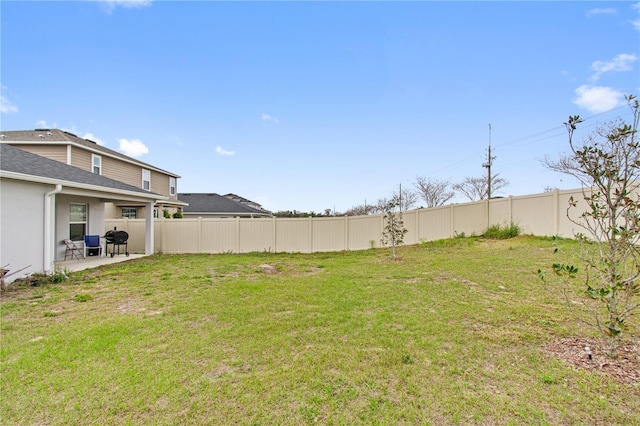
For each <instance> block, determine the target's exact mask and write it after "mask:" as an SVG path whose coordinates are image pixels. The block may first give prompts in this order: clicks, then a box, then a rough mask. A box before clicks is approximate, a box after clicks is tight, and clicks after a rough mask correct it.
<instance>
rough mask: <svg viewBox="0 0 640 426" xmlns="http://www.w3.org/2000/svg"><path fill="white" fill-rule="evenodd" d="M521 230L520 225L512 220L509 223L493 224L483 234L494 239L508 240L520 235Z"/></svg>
mask: <svg viewBox="0 0 640 426" xmlns="http://www.w3.org/2000/svg"><path fill="white" fill-rule="evenodd" d="M520 232H521V230H520V227H519V226H518V225H517V224H516V223H513V222H511V224H509V225H491V226H490V227H488V228H487V229H486V230H485V231H484V233H483V234H482V236H483V237H484V238H490V239H492V240H507V239H509V238H513V237H517V236H518V235H520Z"/></svg>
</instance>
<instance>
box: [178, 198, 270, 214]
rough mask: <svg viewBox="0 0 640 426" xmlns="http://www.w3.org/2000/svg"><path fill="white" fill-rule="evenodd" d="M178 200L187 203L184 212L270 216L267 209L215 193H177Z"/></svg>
mask: <svg viewBox="0 0 640 426" xmlns="http://www.w3.org/2000/svg"><path fill="white" fill-rule="evenodd" d="M178 200H180V201H184V202H185V203H189V205H188V206H185V207H184V208H183V212H184V213H187V214H188V213H202V214H233V215H260V216H271V213H270V212H269V211H267V210H261V209H256V208H253V207H251V206H248V205H246V204H243V203H239V202H237V201H234V200H231V199H230V198H228V197H225V196H222V195H219V194H215V193H210V194H207V193H179V194H178Z"/></svg>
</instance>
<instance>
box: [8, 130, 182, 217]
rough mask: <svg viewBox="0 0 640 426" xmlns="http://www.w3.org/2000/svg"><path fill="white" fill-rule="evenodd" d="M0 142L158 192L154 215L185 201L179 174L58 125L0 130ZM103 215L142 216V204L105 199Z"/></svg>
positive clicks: (172, 208)
mask: <svg viewBox="0 0 640 426" xmlns="http://www.w3.org/2000/svg"><path fill="white" fill-rule="evenodd" d="M0 143H2V144H10V145H13V146H15V147H17V148H20V149H22V150H24V151H28V152H31V153H33V154H37V155H40V156H42V157H46V158H50V159H52V160H56V161H59V162H61V163H64V164H67V165H70V166H75V167H78V168H80V169H83V170H86V171H89V172H91V173H94V174H97V175H100V176H104V177H108V178H111V179H115V180H118V181H120V182H123V183H126V184H128V185H131V186H135V187H137V188H141V189H143V190H145V191H148V192H154V193H156V194H161V195H163V196H164V197H165V199H164V200H162V201H160V202H158V203H157V204H156V205H155V206H154V209H153V215H154V217H159V215H162V212H163V210H167V211H168V212H169V213H175V212H178V211H180V210H181V209H182V207H183V206H184V203H181V202H180V201H178V178H179V177H180V176H178V175H176V174H175V173H171V172H168V171H166V170H162V169H159V168H157V167H155V166H152V165H150V164H147V163H143V162H142V161H138V160H136V159H135V158H131V157H128V156H126V155H124V154H121V153H119V152H116V151H113V150H111V149H109V148H106V147H104V146H101V145H98V144H97V143H95V142H93V141H90V140H88V139H83V138H79V137H78V136H76V135H74V134H73V133H69V132H65V131H63V130H58V129H36V130H17V131H2V132H1V133H0ZM105 216H106V217H107V218H120V217H127V218H130V219H135V218H140V217H145V216H146V213H145V206H144V204H140V203H133V202H130V201H119V202H115V203H107V204H105Z"/></svg>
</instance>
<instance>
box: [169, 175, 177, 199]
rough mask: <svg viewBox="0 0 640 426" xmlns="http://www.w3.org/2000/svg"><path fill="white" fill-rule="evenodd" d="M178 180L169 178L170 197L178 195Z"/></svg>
mask: <svg viewBox="0 0 640 426" xmlns="http://www.w3.org/2000/svg"><path fill="white" fill-rule="evenodd" d="M177 184H178V182H177V179H176V178H174V177H173V176H169V195H171V196H174V195H176V190H177Z"/></svg>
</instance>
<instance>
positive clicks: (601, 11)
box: [587, 7, 618, 17]
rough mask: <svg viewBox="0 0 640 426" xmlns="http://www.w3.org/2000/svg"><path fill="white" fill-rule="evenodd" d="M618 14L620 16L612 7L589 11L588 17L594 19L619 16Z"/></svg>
mask: <svg viewBox="0 0 640 426" xmlns="http://www.w3.org/2000/svg"><path fill="white" fill-rule="evenodd" d="M617 14H618V11H617V10H616V9H614V8H612V7H607V8H596V9H589V10H588V11H587V16H588V17H592V16H596V15H617Z"/></svg>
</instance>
